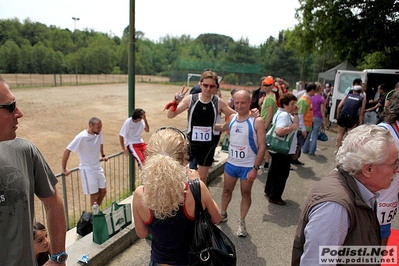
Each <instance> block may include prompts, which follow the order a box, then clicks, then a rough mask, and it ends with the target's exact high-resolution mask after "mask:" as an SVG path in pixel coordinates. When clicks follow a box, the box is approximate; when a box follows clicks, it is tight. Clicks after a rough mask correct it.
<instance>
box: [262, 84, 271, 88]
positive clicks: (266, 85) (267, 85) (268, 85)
mask: <svg viewBox="0 0 399 266" xmlns="http://www.w3.org/2000/svg"><path fill="white" fill-rule="evenodd" d="M272 85H273V84H263V86H265V87H270V86H272Z"/></svg>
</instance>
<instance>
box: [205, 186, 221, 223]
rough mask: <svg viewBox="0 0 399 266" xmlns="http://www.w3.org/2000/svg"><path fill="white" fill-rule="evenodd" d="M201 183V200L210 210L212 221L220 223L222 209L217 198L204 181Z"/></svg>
mask: <svg viewBox="0 0 399 266" xmlns="http://www.w3.org/2000/svg"><path fill="white" fill-rule="evenodd" d="M200 184H201V201H202V206H203V207H204V208H206V209H207V210H208V213H209V215H210V216H211V222H212V223H213V224H218V223H219V222H220V219H221V218H222V217H221V216H220V210H219V207H218V205H217V204H216V202H215V200H214V199H213V198H212V196H211V193H210V192H209V190H208V188H207V187H206V185H205V184H204V182H202V181H200Z"/></svg>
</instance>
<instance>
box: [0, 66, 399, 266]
mask: <svg viewBox="0 0 399 266" xmlns="http://www.w3.org/2000/svg"><path fill="white" fill-rule="evenodd" d="M219 85H220V84H219V79H218V76H217V74H216V73H215V72H213V71H211V70H209V69H207V70H205V71H204V72H203V73H202V75H201V78H200V82H199V83H198V84H197V86H196V88H195V89H196V90H193V93H190V94H189V95H187V96H186V95H185V94H186V93H187V91H188V90H186V89H185V88H183V90H182V91H181V92H178V93H176V94H175V95H174V96H173V100H172V101H171V102H169V103H168V104H167V105H166V107H165V108H166V109H167V117H168V118H174V117H176V116H178V115H179V114H181V113H182V112H184V111H185V110H187V112H188V115H187V122H188V123H187V124H188V126H187V134H185V133H183V132H182V131H180V130H179V129H177V128H174V127H162V128H159V129H158V130H156V131H155V132H154V133H153V134H152V135H151V137H150V139H149V141H148V143H145V142H144V141H143V139H142V132H143V131H145V132H149V131H150V128H149V124H148V121H147V118H146V113H145V111H144V110H143V109H140V108H138V109H135V110H133V112H132V115H131V117H129V118H128V119H126V121H125V122H124V123H123V125H122V128H121V130H120V134H119V140H120V146H121V148H122V150H123V152H124V153H125V155H129V154H131V155H132V156H133V157H134V159H135V160H136V161H137V164H138V166H139V168H140V171H139V180H140V182H141V186H139V187H137V189H136V190H135V192H134V195H133V205H132V206H133V217H134V222H135V229H136V232H137V235H138V236H139V237H141V238H144V237H147V236H149V235H150V234H151V236H152V243H151V261H150V265H188V263H189V262H188V247H189V243H190V241H191V237H192V235H193V230H194V221H195V201H194V198H193V195H192V193H191V191H190V189H189V183H188V182H189V181H190V180H193V179H196V178H198V179H200V180H201V182H200V183H201V201H202V207H203V208H204V209H207V211H208V213H209V215H210V220H211V222H212V223H214V224H218V223H220V222H228V214H227V208H228V206H229V203H230V202H231V199H232V193H233V190H234V188H235V185H236V183H237V181H238V180H240V187H241V205H240V217H237V233H236V235H237V236H238V237H246V236H247V235H248V232H247V228H246V222H245V218H246V216H247V213H248V211H249V209H250V206H251V190H252V185H253V182H254V181H255V180H256V178H257V175H258V171H259V170H261V169H263V171H264V173H267V180H266V184H265V188H264V193H265V197H266V198H267V200H268V202H269V203H271V204H276V205H280V206H284V205H286V204H287V203H286V201H285V200H283V198H282V196H283V193H284V189H285V186H286V181H287V179H288V177H289V173H290V170H292V168H291V165H298V166H300V165H303V163H302V162H301V161H300V160H299V158H300V156H301V154H302V153H304V154H308V155H309V156H315V155H316V152H317V136H318V132H319V131H320V129H321V128H323V127H325V126H327V127H328V126H330V124H328V120H327V117H328V113H329V112H331V111H333V110H331V100H332V94H333V87H332V86H330V85H329V84H326V85H323V84H320V83H317V82H316V83H308V84H306V86H305V87H304V88H303V90H301V91H300V92H299V93H298V94H296V95H294V94H293V93H292V91H290V90H289V84H288V83H287V82H286V81H284V80H283V79H282V78H274V77H272V76H265V77H262V78H261V80H260V87H259V88H258V89H257V90H254V91H253V92H252V95H251V93H250V92H248V91H246V90H240V89H235V90H232V91H231V97H230V98H229V100H228V101H225V100H224V99H222V98H221V95H220V94H219V93H220V91H219ZM362 86H363V87H362ZM395 89H396V90H399V83H398V84H397V86H396V88H395ZM379 91H380V98H379V99H378V100H375V101H374V100H373V102H370V103H376V105H375V106H377V107H375V106H374V107H372V108H369V109H367V110H366V109H365V106H366V97H365V95H364V93H365V91H364V84H362V82H361V80H360V81H359V80H355V81H354V83H353V86H352V88H351V90H349V91H348V94H347V95H346V96H345V98H344V99H343V100H342V101H341V103H340V104H339V106H338V110H337V114H338V137H337V147H338V150H337V152H336V155H335V161H336V164H337V168H336V169H333V170H332V171H331V172H330V173H329V174H328V175H327V176H326V177H324V178H323V179H322V180H321V181H319V182H318V183H317V184H316V185H315V186H314V188H313V189H312V190H311V191H310V193H309V196H308V199H307V200H306V202H305V205H304V208H303V211H302V215H301V217H300V220H299V224H298V227H297V232H296V235H295V238H294V244H293V251H292V265H318V263H319V261H318V259H319V253H318V251H319V247H320V246H323V245H332V246H340V245H348V246H356V245H381V244H386V243H387V239H388V237H389V235H390V223H391V222H392V219H393V217H394V215H395V214H396V207H392V206H397V203H398V193H399V181H398V178H395V176H396V174H397V173H398V172H399V158H398V149H399V111H398V110H399V92H392V93H391V92H389V90H388V89H387V88H386V87H385V86H383V84H382V85H380V86H379ZM218 94H219V95H218ZM376 110H377V112H378V119H379V121H378V125H375V124H367V123H366V124H364V125H362V124H363V123H364V120H365V115H364V114H365V112H373V111H376ZM381 110H382V111H381ZM221 113H223V114H224V115H226V122H224V123H222V122H221V121H220V114H221ZM22 116H23V114H22V112H21V110H20V109H19V108H18V107H17V106H16V100H15V97H14V95H13V94H12V93H11V91H10V89H9V87H8V85H7V83H6V81H5V80H4V79H2V78H0V122H1V123H0V126H1V130H0V178H1V180H2V182H5V180H9V181H10V179H7V178H5V177H9V176H12V177H13V178H14V179H15V180H13V182H10V183H9V184H6V185H7V186H2V187H5V188H8V187H9V186H14V187H13V190H12V191H15V193H16V195H10V194H9V193H11V192H10V191H11V190H10V191H9V190H8V189H5V190H4V189H2V187H0V203H1V205H0V224H1V225H2V226H1V227H0V228H1V229H0V234H1V235H2V236H3V238H2V239H4V240H5V241H2V243H3V244H1V246H2V248H1V249H0V250H1V251H0V255H2V256H0V264H1V265H3V264H4V265H35V264H36V263H38V264H39V265H62V264H64V263H65V261H66V259H67V254H66V253H65V228H66V224H65V223H66V221H65V215H64V209H63V204H62V200H61V198H60V196H59V194H58V192H57V189H56V184H57V179H55V177H54V174H53V173H52V172H51V170H50V168H49V167H48V165H47V163H46V161H45V159H44V158H43V157H42V155H41V154H40V152H39V151H38V149H37V148H36V147H35V146H34V145H33V144H32V143H30V142H29V141H27V140H23V139H19V138H16V133H15V132H16V130H17V125H18V119H20V118H21V117H22ZM382 121H384V122H382ZM272 125H274V127H273V128H275V133H276V134H277V135H278V136H288V135H290V136H292V141H291V142H290V147H289V150H288V152H287V153H281V152H276V151H272V150H268V146H267V143H266V134H268V131H269V130H270V129H271V128H272ZM101 131H102V123H101V120H100V119H99V118H97V117H92V118H91V119H90V120H89V123H88V128H87V129H85V130H83V131H82V132H80V133H79V134H78V135H76V136H75V138H74V139H73V140H72V142H71V143H70V144H69V145H68V146H67V147H66V149H65V151H64V153H63V157H62V173H63V174H65V175H69V174H70V171H69V169H68V168H67V162H68V159H69V156H70V152H77V153H79V157H80V165H79V169H80V173H81V181H82V187H83V192H84V194H88V195H90V200H91V203H92V204H93V203H94V202H97V203H98V204H99V205H101V203H102V201H103V199H104V196H105V195H106V177H105V175H104V171H103V169H102V167H101V164H100V160H104V161H105V162H106V161H107V160H108V157H107V156H106V155H105V152H104V145H103V139H102V132H101ZM219 132H228V134H229V147H228V159H227V163H226V164H225V167H224V180H223V182H224V183H223V192H222V196H221V206H220V208H219V206H218V205H217V204H216V202H215V201H214V199H213V198H212V196H211V193H210V191H209V189H208V188H207V181H208V180H207V177H208V171H209V168H210V166H211V165H212V163H213V162H214V159H213V156H214V152H215V148H216V146H217V145H218V142H219V138H220V133H219ZM345 134H347V135H346V137H345ZM4 154H7V156H2V155H4ZM32 162H33V164H32ZM193 162H194V163H193ZM197 167H198V171H197V170H196V168H197ZM26 180H28V181H26ZM28 187H29V188H30V189H28ZM12 193H14V192H12ZM33 194H36V195H37V196H38V197H39V198H40V199H41V200H42V202H43V203H44V206H45V211H46V214H47V223H46V224H47V227H48V234H47V230H46V228H45V227H44V226H43V225H42V224H41V223H34V222H33V217H34V209H33ZM4 203H6V204H4ZM390 203H396V204H390ZM387 206H391V207H387ZM282 208H284V207H282ZM6 212H7V215H8V216H10V217H11V219H9V218H7V219H5V217H2V216H4V215H5V214H4V213H6ZM383 213H384V214H385V213H390V214H392V215H390V219H387V218H386V216H385V215H383ZM364 221H367V223H365V224H364V225H362V226H359V223H363V222H364ZM16 225H18V226H16ZM10 228H11V229H12V230H10ZM10 231H11V233H10ZM14 231H15V232H14ZM13 232H14V233H13ZM32 232H33V234H32ZM49 239H51V241H50V240H49ZM19 254H26V255H25V256H19ZM28 254H29V255H28Z"/></svg>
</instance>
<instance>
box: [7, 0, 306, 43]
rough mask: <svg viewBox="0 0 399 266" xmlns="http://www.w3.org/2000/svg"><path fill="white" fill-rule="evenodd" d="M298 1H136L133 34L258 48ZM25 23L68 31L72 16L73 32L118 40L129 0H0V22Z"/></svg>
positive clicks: (285, 23) (286, 24) (288, 22)
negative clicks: (218, 39)
mask: <svg viewBox="0 0 399 266" xmlns="http://www.w3.org/2000/svg"><path fill="white" fill-rule="evenodd" d="M297 7H299V3H298V0H277V1H271V0H266V1H261V0H245V1H237V0H214V1H198V0H189V1H187V0H186V1H184V0H169V1H166V0H136V1H135V9H136V12H135V14H136V18H135V24H136V25H135V26H136V30H140V31H142V32H144V33H145V37H146V38H148V39H150V40H152V41H158V40H159V38H160V37H163V36H166V35H167V34H169V35H171V36H181V35H183V34H186V35H190V36H191V37H192V38H196V37H197V36H198V35H199V34H201V33H217V34H223V35H227V36H230V37H232V38H233V39H234V40H236V41H237V40H239V39H240V38H241V37H244V38H248V39H249V43H250V45H257V46H258V45H260V44H261V43H263V42H265V41H266V39H267V38H268V37H269V36H274V37H277V35H278V32H279V31H280V30H284V29H287V28H292V27H293V26H294V25H295V24H297V23H298V22H297V20H296V19H295V17H294V16H295V8H297ZM15 17H16V18H18V19H20V21H21V22H22V21H23V20H24V19H26V18H28V17H29V18H30V19H31V20H32V21H37V22H41V23H44V24H46V25H55V26H57V27H60V28H69V29H70V30H73V29H74V21H73V20H72V17H78V18H79V19H80V20H79V21H77V22H76V28H77V29H79V30H84V29H86V28H87V29H93V30H95V31H99V32H104V33H112V34H114V35H117V36H121V35H122V32H123V29H124V28H125V27H126V26H127V25H128V24H129V0H114V1H109V0H108V1H105V0H68V1H66V0H35V1H32V0H30V1H28V0H0V19H6V18H15Z"/></svg>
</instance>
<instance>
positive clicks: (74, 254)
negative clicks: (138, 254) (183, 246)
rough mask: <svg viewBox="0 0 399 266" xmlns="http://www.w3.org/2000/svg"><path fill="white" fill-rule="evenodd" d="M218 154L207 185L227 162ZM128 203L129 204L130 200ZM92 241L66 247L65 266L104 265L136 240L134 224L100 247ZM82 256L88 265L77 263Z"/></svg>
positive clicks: (91, 237)
mask: <svg viewBox="0 0 399 266" xmlns="http://www.w3.org/2000/svg"><path fill="white" fill-rule="evenodd" d="M218 148H219V147H218ZM219 152H221V151H219ZM219 152H218V156H215V158H217V159H220V161H219V162H218V163H217V164H215V165H214V166H212V167H211V168H210V170H209V175H208V184H209V183H210V182H212V181H213V180H214V179H215V178H216V177H218V176H219V175H221V174H223V171H224V165H225V164H226V161H227V153H225V154H223V155H219ZM222 158H223V159H222ZM129 202H131V200H130V201H129ZM92 239H93V234H92V233H90V234H88V235H87V236H84V237H82V238H80V239H78V240H76V242H74V243H73V244H72V245H70V246H69V247H67V251H66V252H67V253H68V255H69V258H68V261H67V265H69V266H71V265H92V266H97V265H98V266H101V265H105V264H106V263H107V262H109V261H110V260H111V259H113V258H114V257H115V256H117V255H118V254H119V253H121V252H122V251H124V250H125V249H126V248H128V247H129V246H130V245H132V244H133V243H134V242H135V241H136V240H137V239H138V236H137V234H136V231H135V230H134V223H132V224H131V225H129V226H127V227H126V228H124V229H122V230H121V231H120V232H119V233H117V234H116V235H115V236H113V237H111V238H110V239H108V240H107V241H105V242H104V243H103V244H101V245H98V244H96V243H94V242H93V241H92ZM83 254H86V255H87V256H88V257H89V263H88V264H84V263H80V262H78V258H81V257H82V256H83Z"/></svg>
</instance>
